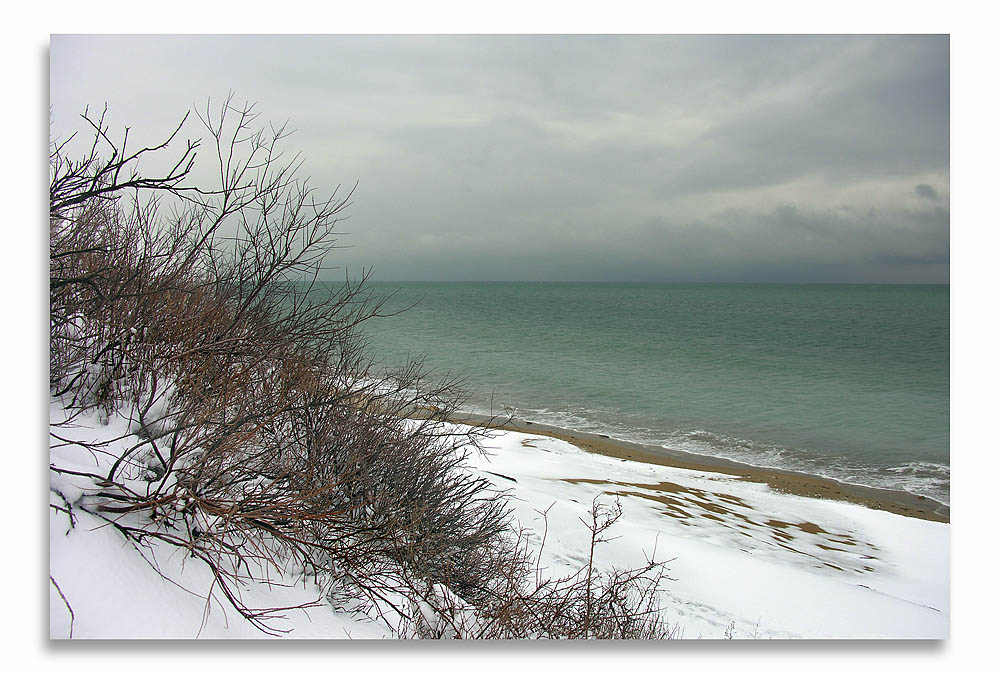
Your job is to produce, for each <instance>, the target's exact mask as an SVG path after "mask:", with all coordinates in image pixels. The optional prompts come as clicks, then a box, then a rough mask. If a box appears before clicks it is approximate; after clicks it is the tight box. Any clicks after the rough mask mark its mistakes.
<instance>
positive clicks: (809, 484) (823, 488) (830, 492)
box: [451, 414, 951, 523]
mask: <svg viewBox="0 0 1000 673" xmlns="http://www.w3.org/2000/svg"><path fill="white" fill-rule="evenodd" d="M451 420H453V421H454V422H456V423H464V424H468V425H478V426H486V427H491V428H496V429H498V430H511V431H516V432H523V433H527V434H534V435H540V436H545V437H554V438H556V439H561V440H564V441H566V442H569V443H570V444H573V445H574V446H577V447H579V448H581V449H583V450H585V451H588V452H591V453H597V454H600V455H604V456H609V457H611V458H618V459H620V460H631V461H637V462H642V463H650V464H653V465H663V466H666V467H673V468H680V469H688V470H698V471H702V472H717V473H720V474H726V475H730V476H737V477H740V478H741V479H743V480H745V481H749V482H757V483H764V484H767V485H768V486H769V487H771V488H773V489H774V490H776V491H779V492H782V493H790V494H793V495H800V496H806V497H811V498H823V499H828V500H841V501H846V502H851V503H855V504H859V505H863V506H865V507H868V508H871V509H875V510H882V511H886V512H892V513H894V514H900V515H903V516H909V517H914V518H917V519H925V520H928V521H938V522H943V523H949V522H950V518H951V511H950V507H948V506H947V505H945V504H943V503H940V502H937V501H936V500H932V499H930V498H926V497H924V496H918V495H914V494H912V493H907V492H905V491H893V490H888V489H879V488H871V487H868V486H859V485H856V484H847V483H843V482H839V481H836V480H833V479H828V478H826V477H820V476H816V475H810V474H805V473H801V472H792V471H786V470H777V469H768V468H760V467H754V466H752V465H746V464H743V463H738V462H735V461H731V460H726V459H724V458H715V457H712V456H703V455H697V454H693V453H688V452H684V451H676V450H671V449H666V448H663V447H654V446H646V445H642V444H637V443H634V442H627V441H623V440H619V439H614V438H611V437H608V436H606V435H597V434H592V433H586V432H577V431H571V430H566V429H564V428H557V427H554V426H550V425H544V424H541V423H534V422H532V421H522V420H505V419H490V418H489V417H487V416H481V415H477V414H468V415H462V416H456V417H454V418H453V419H451ZM663 486H664V488H663V489H660V490H666V491H669V490H671V489H670V485H669V484H665V485H663Z"/></svg>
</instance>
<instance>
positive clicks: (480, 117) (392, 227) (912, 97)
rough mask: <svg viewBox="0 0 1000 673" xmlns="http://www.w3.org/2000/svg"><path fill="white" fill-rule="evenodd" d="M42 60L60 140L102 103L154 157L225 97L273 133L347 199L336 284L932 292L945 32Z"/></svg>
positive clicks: (421, 41) (171, 51) (159, 45)
mask: <svg viewBox="0 0 1000 673" xmlns="http://www.w3.org/2000/svg"><path fill="white" fill-rule="evenodd" d="M49 58H50V103H51V114H52V121H51V126H50V128H51V131H52V134H53V136H54V137H57V138H63V137H67V136H68V135H69V134H70V133H71V132H72V130H74V129H76V128H79V121H80V120H79V113H80V112H82V111H83V109H84V108H85V106H87V105H90V106H91V108H95V107H96V108H101V107H103V105H104V104H105V103H107V105H108V110H109V112H108V117H107V119H108V121H109V123H110V124H111V128H112V129H119V130H120V129H121V128H122V127H124V126H126V125H127V126H129V127H130V128H131V132H130V139H135V140H136V141H137V142H142V141H143V140H147V141H153V140H158V139H162V137H164V136H165V135H167V134H169V132H170V131H171V130H172V129H173V127H174V126H175V125H176V123H177V121H178V120H179V119H180V118H181V117H182V116H183V115H184V113H185V112H186V111H187V110H189V109H191V108H192V107H193V106H194V107H202V108H203V107H204V105H205V103H206V101H208V99H209V98H211V99H212V100H213V101H219V100H221V99H223V98H225V96H226V95H227V93H228V92H230V91H234V92H235V94H236V99H237V100H249V101H253V102H256V103H257V106H258V107H257V109H258V111H259V112H260V113H261V117H260V119H261V121H262V122H267V121H274V122H278V123H281V122H284V121H285V120H289V125H290V127H291V128H294V129H295V133H294V134H293V135H291V136H290V137H289V138H288V139H287V140H286V141H285V146H286V149H287V150H288V151H289V152H291V153H294V152H301V153H302V156H303V157H304V159H305V162H304V164H303V166H302V168H301V175H302V176H303V177H306V176H308V177H309V179H310V184H311V185H312V186H313V187H316V188H317V189H318V190H319V191H320V192H329V191H330V190H332V189H333V188H335V187H337V185H341V190H344V189H349V188H351V187H352V186H353V185H354V184H355V183H357V189H356V190H355V193H354V196H353V198H352V205H351V207H350V209H349V215H350V217H349V219H348V220H347V221H346V222H344V223H343V225H342V227H343V231H344V235H343V236H342V237H341V238H340V239H339V243H340V244H341V245H343V246H345V247H343V248H341V249H338V250H336V251H335V252H334V253H333V255H332V257H331V258H330V259H329V260H328V261H327V265H328V266H330V267H337V271H333V272H331V273H332V274H333V276H334V277H336V276H337V275H338V274H341V275H342V273H343V271H344V270H345V269H346V270H347V272H348V273H349V274H350V275H352V276H354V275H356V274H357V273H358V272H360V270H361V269H362V268H363V267H365V268H367V267H373V268H374V276H373V279H374V280H384V281H399V280H532V281H535V280H541V281H653V282H660V281H668V282H669V281H696V282H857V283H883V282H888V283H947V282H949V277H950V235H949V222H950V175H949V155H950V147H949V127H950V94H949V88H950V81H949V65H950V64H949V38H948V37H947V36H934V35H919V36H915V35H911V36H872V35H849V36H808V35H795V36H774V35H761V36H754V35H742V36H733V35H679V36H669V35H668V36H634V35H628V36H601V35H584V36H568V35H532V36H505V35H490V36H471V35H449V36H435V35H419V36H400V35H392V36H363V35H341V36H335V35H330V36H255V35H243V36H151V35H142V36H127V35H125V36H99V35H98V36H73V35H54V36H53V37H52V39H51V46H50V52H49ZM182 134H183V135H186V136H187V137H199V136H203V135H204V133H203V130H202V129H201V128H199V126H198V124H197V122H196V120H195V123H190V122H189V123H188V124H186V125H185V127H184V128H183V130H182ZM130 142H131V140H130ZM200 158H201V159H204V160H206V161H207V159H208V157H207V156H202V157H200Z"/></svg>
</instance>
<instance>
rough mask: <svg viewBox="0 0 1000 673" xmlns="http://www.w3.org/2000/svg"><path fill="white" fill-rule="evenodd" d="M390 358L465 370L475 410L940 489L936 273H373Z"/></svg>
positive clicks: (944, 388) (942, 412) (941, 403)
mask: <svg viewBox="0 0 1000 673" xmlns="http://www.w3.org/2000/svg"><path fill="white" fill-rule="evenodd" d="M372 287H373V288H374V289H375V290H376V291H377V292H378V293H379V294H388V293H391V292H395V295H394V296H393V298H392V299H391V300H390V303H389V306H390V307H399V308H401V307H404V306H408V305H410V304H414V303H416V305H415V306H414V307H413V308H411V309H410V310H408V311H406V312H404V313H402V314H401V315H398V316H395V317H392V318H388V319H384V320H376V321H372V322H370V323H367V324H366V328H365V329H366V331H367V333H368V334H369V335H370V337H371V339H372V348H373V351H374V352H375V353H377V354H378V355H379V357H380V358H381V359H382V361H383V363H384V364H386V365H393V364H399V363H401V362H402V361H404V360H405V359H406V358H407V357H408V356H410V355H416V354H424V355H426V361H427V364H428V365H430V366H431V367H433V368H435V369H437V370H438V371H442V372H443V371H454V372H459V373H463V374H465V375H466V376H467V378H468V381H469V383H470V384H471V385H472V386H473V387H474V388H475V395H474V397H473V400H472V408H471V409H470V410H471V411H478V412H486V413H488V412H489V411H490V406H491V405H492V408H493V410H494V411H503V409H504V408H510V409H515V410H516V413H517V415H518V417H519V418H522V419H525V420H533V421H537V422H543V423H548V424H552V425H557V426H561V427H565V428H570V429H576V430H583V431H588V432H598V433H602V434H607V435H610V436H612V437H617V438H621V439H628V440H633V441H640V442H643V443H650V444H656V445H662V446H667V447H670V448H675V449H682V450H686V451H691V452H695V453H702V454H708V455H714V456H723V457H727V458H732V459H735V460H739V461H742V462H747V463H750V464H753V465H759V466H764V467H781V468H786V469H794V470H801V471H806V472H810V473H814V474H822V475H825V476H829V477H833V478H837V479H841V480H845V481H851V482H854V483H860V484H865V485H870V486H879V487H884V488H894V489H901V490H908V491H910V492H913V493H917V494H920V495H927V496H930V497H933V498H935V499H938V500H941V501H942V502H945V503H948V502H949V464H950V460H949V408H948V404H949V360H948V358H949V350H948V346H949V288H948V286H917V285H713V284H707V285H701V284H625V283H374V284H373V285H372Z"/></svg>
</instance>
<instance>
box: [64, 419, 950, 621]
mask: <svg viewBox="0 0 1000 673" xmlns="http://www.w3.org/2000/svg"><path fill="white" fill-rule="evenodd" d="M64 413H65V412H64V410H63V409H62V407H61V405H60V404H59V403H58V402H55V403H53V404H52V405H51V407H50V421H52V422H56V421H59V420H62V418H63V417H64V416H63V414H64ZM104 420H105V421H106V424H105V423H102V419H100V418H99V417H98V416H97V415H96V414H91V415H87V416H83V417H81V418H79V419H76V420H75V421H74V427H60V428H59V430H58V434H59V435H60V437H61V438H62V440H56V439H53V440H52V444H53V447H54V448H52V450H51V451H50V462H51V463H52V464H53V465H55V466H57V467H59V468H61V469H63V470H71V471H72V470H75V471H87V472H90V471H94V468H95V467H102V466H103V467H105V468H106V467H107V466H109V465H110V464H111V463H112V462H113V461H114V459H115V458H116V457H117V456H118V455H120V453H121V452H122V450H123V448H124V446H126V445H127V439H123V438H127V436H128V434H129V432H130V425H129V420H128V419H127V418H121V417H112V418H110V419H104ZM83 437H87V438H88V439H90V440H93V439H94V438H99V439H100V440H101V441H103V442H105V445H104V447H103V452H99V453H95V454H91V453H87V452H83V451H81V450H80V449H79V448H78V447H76V446H74V445H72V444H65V443H64V442H65V441H70V442H71V441H72V440H74V439H81V438H83ZM486 447H487V449H488V451H487V454H486V455H482V456H474V457H473V458H472V459H471V460H470V463H469V464H468V467H467V469H470V470H474V471H476V472H477V473H479V474H481V475H482V476H484V477H486V478H488V479H490V480H491V481H492V482H493V483H494V484H495V486H496V487H497V488H499V489H504V490H506V491H508V492H509V494H510V504H511V507H512V508H513V510H514V512H515V515H516V518H517V520H518V522H519V523H520V525H521V526H522V527H523V528H525V529H526V531H527V534H528V539H529V543H530V544H531V545H532V546H533V548H534V549H535V550H537V549H538V548H539V547H541V549H542V551H541V563H540V566H541V568H542V571H543V573H546V574H549V575H552V576H564V575H568V574H571V573H573V572H575V571H576V570H578V569H579V568H580V567H581V566H582V565H583V564H585V563H586V560H587V557H588V554H589V531H588V530H587V528H586V527H585V525H584V523H583V521H584V520H586V519H587V516H588V512H589V510H590V508H591V506H592V503H593V501H594V500H595V498H597V499H599V500H600V501H601V502H605V503H609V504H610V503H612V502H614V501H615V500H616V499H617V500H618V501H619V503H620V505H621V507H622V512H623V514H622V517H621V518H620V519H619V521H618V522H617V523H616V524H615V526H614V527H613V528H612V529H611V530H610V531H609V535H610V536H611V537H612V538H613V539H612V540H610V541H609V542H607V543H604V544H601V545H599V546H598V548H597V554H596V565H597V566H598V567H599V568H602V569H609V568H611V567H618V568H624V567H637V566H642V565H644V564H645V562H646V560H647V559H648V558H649V557H651V556H653V557H655V558H656V560H662V561H669V562H668V563H667V569H668V570H667V575H668V576H669V577H670V578H671V579H670V580H669V581H668V582H667V583H666V586H665V587H664V588H665V590H666V591H665V593H664V594H663V597H662V604H663V606H664V607H665V609H666V615H667V619H668V620H669V622H670V624H671V625H672V626H673V627H675V628H676V629H677V633H678V635H679V636H681V637H684V638H712V639H715V638H725V637H727V636H730V635H731V636H732V637H734V638H759V639H768V638H809V639H816V638H893V639H899V638H932V639H942V638H948V637H949V622H950V605H949V595H950V594H949V576H950V567H949V549H950V544H949V542H950V540H949V537H950V526H949V525H948V524H943V523H937V522H931V521H924V520H920V519H914V518H908V517H903V516H899V515H896V514H891V513H887V512H882V511H876V510H870V509H867V508H864V507H862V506H859V505H853V504H849V503H844V502H835V501H828V500H818V499H814V498H806V497H799V496H792V495H788V494H783V493H778V492H775V491H773V490H771V489H770V488H769V487H768V486H766V485H764V484H759V483H750V482H745V481H742V480H741V479H740V478H738V477H732V476H728V475H722V474H717V473H712V472H698V471H691V470H682V469H675V468H668V467H663V466H659V465H651V464H646V463H638V462H631V461H622V460H620V459H615V458H610V457H606V456H601V455H595V454H590V453H586V452H584V451H583V450H581V449H578V448H577V447H575V446H573V445H572V444H569V443H567V442H565V441H562V440H559V439H554V438H548V437H540V436H534V435H528V434H523V433H517V432H499V431H497V432H494V433H493V434H492V437H491V439H489V440H487V442H486ZM50 477H51V492H50V502H51V503H53V504H54V505H56V506H62V505H64V504H65V502H64V500H63V499H64V498H65V500H66V501H69V502H72V503H75V505H76V506H74V510H73V511H74V513H75V520H74V521H72V522H71V521H70V519H69V517H68V516H67V515H66V514H65V513H64V512H62V511H59V510H57V509H54V508H50V510H49V550H50V558H49V563H50V575H51V578H52V579H53V580H54V583H53V582H50V585H49V614H50V619H49V635H50V637H51V638H56V639H61V638H67V637H69V635H70V629H71V628H72V637H73V638H185V639H187V638H202V639H206V638H207V639H217V638H218V639H223V638H225V639H233V638H261V637H263V638H268V637H274V636H269V635H267V634H265V633H263V632H262V631H260V630H258V629H256V628H255V627H254V626H253V625H251V624H250V623H249V622H247V621H246V620H245V619H243V618H242V617H241V616H239V615H238V614H237V613H236V611H235V610H234V609H233V608H232V606H230V605H229V604H228V603H227V602H226V601H225V600H223V599H221V598H220V594H219V592H218V591H217V590H215V591H213V580H212V574H211V572H210V571H209V569H208V568H207V567H206V566H205V565H204V564H203V563H202V562H201V561H199V560H198V559H195V558H192V557H191V556H190V555H188V554H187V553H186V551H185V550H183V549H178V548H176V547H173V546H169V545H160V546H158V545H157V544H156V543H154V542H151V543H149V545H148V546H146V545H143V546H136V545H135V544H133V543H132V542H130V541H128V540H126V539H125V538H124V536H122V535H121V534H120V533H119V532H118V531H117V530H116V529H115V528H113V527H112V526H111V525H109V524H108V523H107V522H106V521H105V520H104V519H101V518H99V517H97V516H95V515H93V514H91V513H88V512H87V511H85V507H80V506H79V505H80V504H81V503H83V504H85V503H86V502H87V501H88V500H87V499H88V497H92V494H93V493H94V492H95V491H96V490H97V486H96V485H95V484H93V483H92V482H91V481H90V480H89V479H88V478H85V477H76V476H73V475H68V474H58V473H55V472H52V473H50ZM136 483H137V484H138V483H145V482H141V480H137V481H136ZM543 538H544V545H543V544H542V541H543ZM56 585H58V588H57V587H56ZM60 591H61V595H60ZM241 592H242V593H241V599H242V600H244V601H245V602H246V604H247V605H248V606H249V607H251V608H265V607H270V606H274V605H282V606H289V605H313V607H308V608H299V609H293V610H290V611H288V612H286V613H283V614H281V615H280V616H279V617H276V618H275V619H274V620H272V621H271V622H269V626H273V627H274V628H276V629H281V630H282V631H286V632H287V633H285V634H284V636H285V637H290V638H313V639H329V638H363V639H371V638H394V637H396V634H395V633H394V631H393V629H392V628H390V627H389V626H388V625H386V624H384V623H381V622H378V621H373V620H371V619H366V618H364V617H359V616H355V615H352V614H348V613H345V612H338V611H335V610H334V609H333V607H332V606H331V605H330V604H329V603H327V602H326V601H325V599H324V596H323V594H324V592H323V591H322V590H321V588H320V587H319V586H317V585H316V583H315V582H314V580H313V578H310V577H303V576H302V575H301V573H299V572H297V571H296V570H295V569H288V571H287V572H286V573H285V575H284V576H282V577H276V578H274V581H273V582H272V583H270V584H263V583H247V584H245V585H243V586H242V587H241ZM432 595H433V596H435V597H436V600H438V601H439V602H440V603H441V604H444V605H447V606H449V608H450V609H452V611H453V614H454V615H456V616H457V617H456V623H459V624H461V623H463V622H464V623H469V622H470V620H474V615H473V614H471V612H470V609H469V606H467V605H465V604H464V603H462V601H461V599H460V598H459V597H457V596H455V595H454V594H453V593H452V592H451V591H450V590H449V589H448V588H447V587H444V586H440V585H438V586H435V587H433V592H432ZM63 596H65V599H66V600H65V601H64V600H63ZM209 596H212V598H211V599H209V598H208V597H209ZM66 602H68V603H69V607H67V605H66ZM426 607H427V606H426V605H418V604H415V605H411V606H410V609H411V610H412V611H413V614H417V613H420V614H422V615H423V618H422V619H419V620H418V624H417V627H418V628H417V629H416V631H417V633H415V634H414V635H421V634H422V635H431V634H437V635H444V636H449V635H454V634H453V633H450V632H449V627H448V626H447V625H445V624H442V623H440V622H438V621H435V618H434V615H433V613H431V612H429V611H427V610H426ZM69 608H72V616H71V614H70V610H69Z"/></svg>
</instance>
